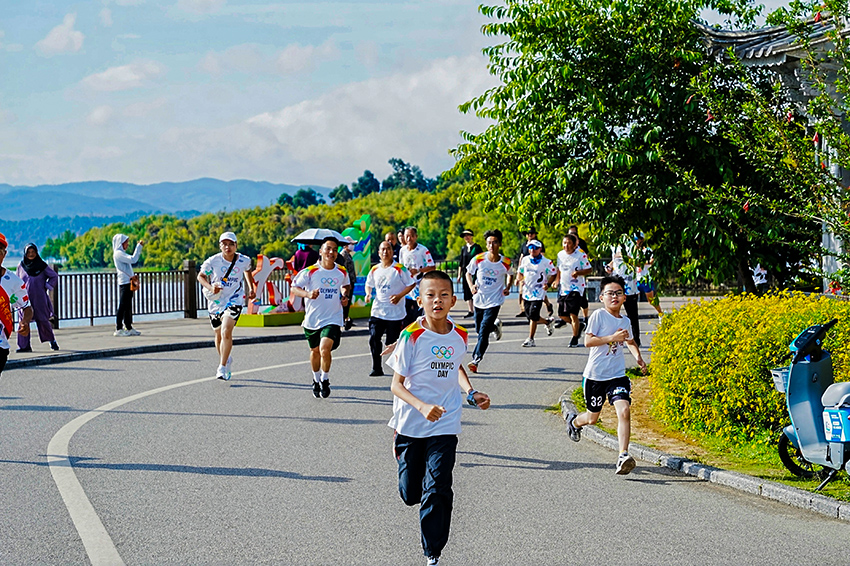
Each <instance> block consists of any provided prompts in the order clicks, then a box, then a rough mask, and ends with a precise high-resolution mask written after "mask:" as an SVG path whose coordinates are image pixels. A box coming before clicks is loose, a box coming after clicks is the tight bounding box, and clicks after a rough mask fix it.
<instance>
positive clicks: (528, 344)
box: [522, 338, 536, 348]
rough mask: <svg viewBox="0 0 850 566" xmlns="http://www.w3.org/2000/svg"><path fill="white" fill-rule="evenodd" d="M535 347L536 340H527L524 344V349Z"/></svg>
mask: <svg viewBox="0 0 850 566" xmlns="http://www.w3.org/2000/svg"><path fill="white" fill-rule="evenodd" d="M534 346H536V344H535V343H534V338H526V339H525V342H523V343H522V347H523V348H534Z"/></svg>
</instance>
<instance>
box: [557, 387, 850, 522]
mask: <svg viewBox="0 0 850 566" xmlns="http://www.w3.org/2000/svg"><path fill="white" fill-rule="evenodd" d="M559 405H560V407H561V415H563V416H564V417H565V418H566V415H567V414H568V413H569V412H570V411H576V406H575V403H574V402H573V401H572V399H571V398H570V392H565V393H564V394H563V395H562V396H561V398H560V399H559ZM581 435H582V438H586V439H588V440H591V441H593V442H595V443H597V444H599V445H601V446H604V447H605V448H610V449H612V450H615V451H616V450H618V448H619V445H618V444H617V437H616V436H614V435H612V434H609V433H607V432H605V431H603V430H602V429H600V428H599V427H596V426H593V425H588V426H585V427H583V428H582V432H581ZM629 454H631V455H632V456H634V457H635V458H636V459H638V460H642V461H644V462H648V463H650V464H655V465H656V466H662V467H665V468H669V469H671V470H674V471H676V472H679V473H682V474H686V475H689V476H693V477H695V478H699V479H701V480H704V481H708V482H711V483H716V484H718V485H724V486H726V487H731V488H732V489H736V490H738V491H741V492H744V493H749V494H751V495H757V496H759V497H764V498H765V499H770V500H773V501H778V502H780V503H785V504H787V505H790V506H792V507H797V508H800V509H805V510H807V511H811V512H813V513H818V514H819V515H824V516H827V517H830V518H832V519H839V520H841V521H847V522H850V503H846V502H843V501H839V500H837V499H833V498H832V497H827V496H825V495H820V494H819V493H811V492H808V491H805V490H802V489H798V488H796V487H791V486H789V485H785V484H782V483H778V482H773V481H770V480H765V479H761V478H756V477H753V476H748V475H746V474H741V473H738V472H730V471H728V470H723V469H721V468H715V467H714V466H707V465H705V464H700V463H699V462H694V461H693V460H690V459H688V458H684V457H681V456H674V455H673V454H667V453H665V452H661V451H659V450H655V449H654V448H649V447H647V446H643V445H641V444H637V443H634V442H631V443H630V444H629Z"/></svg>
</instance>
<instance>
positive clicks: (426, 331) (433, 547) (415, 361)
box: [388, 271, 490, 566]
mask: <svg viewBox="0 0 850 566" xmlns="http://www.w3.org/2000/svg"><path fill="white" fill-rule="evenodd" d="M456 300H457V297H455V295H454V291H453V285H452V280H451V278H450V277H449V276H448V275H447V274H446V273H445V272H443V271H432V272H429V273H426V274H425V275H424V276H423V277H422V281H421V284H420V288H419V299H418V302H419V304H420V305H421V306H422V308H423V310H424V313H425V314H424V316H421V317H419V318H418V319H417V320H416V321H415V322H413V323H412V324H411V325H410V326H408V327H407V328H406V329H405V330H404V332H402V334H401V337H400V338H399V340H398V343H397V347H396V348H395V350H394V351H393V355H392V356H391V357H390V360H389V362H388V364H389V366H390V367H391V368H392V369H393V370H394V371H395V373H394V374H393V380H392V386H391V390H392V392H393V395H395V398H394V399H393V418H392V419H391V420H390V422H389V426H391V427H392V428H393V429H394V430H395V431H396V437H395V441H394V451H395V456H396V459H397V460H398V489H399V494H400V495H401V499H402V501H404V502H405V503H406V504H407V505H411V506H412V505H416V504H417V503H420V504H421V505H420V508H419V526H420V532H421V538H422V549H423V551H424V553H425V556H426V557H427V559H428V565H429V566H434V565H437V564H439V563H440V555H441V554H442V551H443V548H444V547H445V546H446V542H448V539H449V526H450V522H451V513H452V501H453V498H454V494H453V492H452V469H453V468H454V464H455V454H456V450H457V442H458V439H457V435H458V434H460V417H461V406H462V404H463V393H461V390H463V391H465V392H466V402H467V403H469V404H470V405H476V406H478V408H480V409H487V408H488V407H489V406H490V398H489V397H488V396H487V395H485V394H484V393H481V392H479V391H476V390H475V389H474V388H473V387H472V384H471V383H470V382H469V377H468V376H467V374H466V371H465V370H464V369H463V365H462V364H461V360H462V359H463V356H464V354H466V350H467V333H466V330H464V329H463V328H461V327H459V326H457V325H455V324H454V323H453V322H452V321H451V320H450V319H449V318H448V315H449V310H450V309H451V308H452V307H454V305H455V302H456ZM458 385H459V386H458Z"/></svg>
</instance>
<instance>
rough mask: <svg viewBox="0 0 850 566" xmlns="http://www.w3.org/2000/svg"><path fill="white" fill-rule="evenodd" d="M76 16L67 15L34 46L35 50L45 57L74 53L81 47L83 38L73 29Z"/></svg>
mask: <svg viewBox="0 0 850 566" xmlns="http://www.w3.org/2000/svg"><path fill="white" fill-rule="evenodd" d="M76 19H77V15H76V14H68V15H66V16H65V19H64V20H63V21H62V23H61V24H59V25H58V26H56V27H55V28H53V29H52V30H50V32H49V33H48V34H47V37H45V38H44V39H42V40H41V41H39V42H38V43H36V44H35V48H36V50H37V51H38V52H39V53H41V54H42V55H44V56H45V57H51V56H53V55H57V54H59V53H75V52H77V51H79V50H80V49H81V48H82V47H83V39H85V36H84V35H83V34H82V32H80V31H77V30H75V29H74V22H75V21H76Z"/></svg>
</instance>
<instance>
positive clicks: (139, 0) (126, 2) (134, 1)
mask: <svg viewBox="0 0 850 566" xmlns="http://www.w3.org/2000/svg"><path fill="white" fill-rule="evenodd" d="M115 3H116V4H118V5H119V6H138V5H140V4H144V3H145V0H115Z"/></svg>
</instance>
